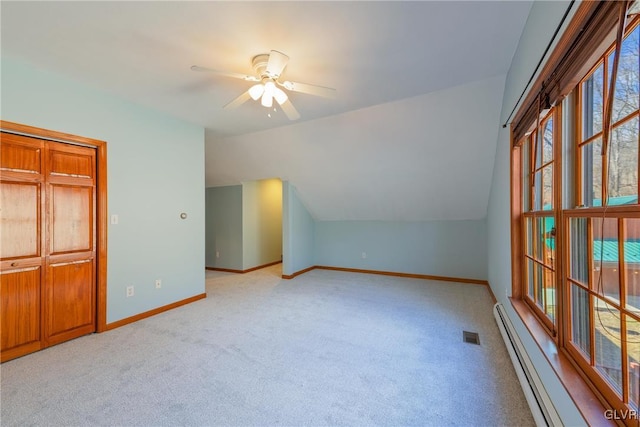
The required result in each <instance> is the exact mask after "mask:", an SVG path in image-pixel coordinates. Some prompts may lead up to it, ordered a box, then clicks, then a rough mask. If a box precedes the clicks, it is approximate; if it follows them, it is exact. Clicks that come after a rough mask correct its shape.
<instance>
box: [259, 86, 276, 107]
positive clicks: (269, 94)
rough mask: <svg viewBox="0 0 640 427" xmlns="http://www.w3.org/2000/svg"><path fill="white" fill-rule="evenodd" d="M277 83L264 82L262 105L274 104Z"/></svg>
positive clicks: (269, 105)
mask: <svg viewBox="0 0 640 427" xmlns="http://www.w3.org/2000/svg"><path fill="white" fill-rule="evenodd" d="M275 89H276V84H275V83H274V82H273V81H268V82H266V83H265V84H264V93H263V94H262V106H263V107H267V108H271V106H272V105H273V95H274V93H275Z"/></svg>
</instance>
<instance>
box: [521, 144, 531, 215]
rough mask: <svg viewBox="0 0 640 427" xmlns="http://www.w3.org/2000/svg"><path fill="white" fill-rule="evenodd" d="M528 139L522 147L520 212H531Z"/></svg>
mask: <svg viewBox="0 0 640 427" xmlns="http://www.w3.org/2000/svg"><path fill="white" fill-rule="evenodd" d="M529 141H530V140H529V138H527V139H525V141H524V144H523V146H522V211H523V212H529V211H531V203H530V202H529V200H530V199H529V197H530V191H531V181H530V180H529V178H530V176H531V164H530V163H529Z"/></svg>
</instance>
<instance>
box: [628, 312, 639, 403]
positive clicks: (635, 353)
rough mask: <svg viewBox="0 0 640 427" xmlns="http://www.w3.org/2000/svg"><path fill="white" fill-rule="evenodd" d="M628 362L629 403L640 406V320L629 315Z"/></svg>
mask: <svg viewBox="0 0 640 427" xmlns="http://www.w3.org/2000/svg"><path fill="white" fill-rule="evenodd" d="M626 318H627V363H628V364H629V404H630V405H631V406H632V407H634V408H635V409H636V410H638V409H639V408H638V406H640V400H639V396H638V395H639V394H640V322H638V321H637V320H635V319H634V318H632V317H629V316H627V317H626Z"/></svg>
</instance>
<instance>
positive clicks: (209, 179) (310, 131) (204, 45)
mask: <svg viewBox="0 0 640 427" xmlns="http://www.w3.org/2000/svg"><path fill="white" fill-rule="evenodd" d="M530 7H531V2H530V1H493V2H489V1H465V2H461V1H425V2H402V1H393V2H369V1H354V2H307V1H298V2H269V1H260V2H233V1H226V2H55V1H47V2H7V1H2V2H1V3H0V8H1V9H0V11H1V19H2V39H1V47H2V50H1V52H2V56H3V57H9V58H15V59H18V60H21V61H25V62H28V63H31V64H33V65H34V66H37V67H40V68H44V69H47V70H50V71H52V72H55V73H59V74H62V75H66V76H68V77H70V78H72V79H74V80H76V81H78V82H79V83H81V84H85V85H89V86H93V87H96V88H98V89H101V90H104V91H107V92H110V93H112V94H115V95H118V96H120V97H122V98H125V99H128V100H130V101H132V102H134V103H137V104H141V105H144V106H147V107H149V108H152V109H156V110H160V111H163V112H165V113H168V114H170V115H172V116H175V117H178V118H181V119H184V120H186V121H189V122H192V123H196V124H198V125H201V126H203V127H205V128H206V129H207V130H206V185H207V186H216V185H232V184H238V183H240V182H243V181H249V180H254V179H262V178H272V177H279V178H282V179H287V180H289V181H291V182H292V183H293V184H294V185H295V186H296V187H297V188H298V191H299V194H300V197H301V198H302V200H303V201H304V203H305V204H306V205H307V207H308V208H309V210H310V211H311V213H312V214H313V215H314V216H315V217H316V218H317V219H320V220H345V219H347V220H361V219H372V220H428V219H479V218H484V216H485V215H486V209H487V201H488V195H489V189H490V182H491V173H492V169H493V159H494V155H495V147H496V139H497V135H498V128H499V123H498V121H499V115H500V109H501V103H502V92H503V86H504V77H505V75H506V73H507V71H508V69H509V65H510V62H511V58H512V57H513V54H514V52H515V49H516V46H517V43H518V40H519V37H520V34H521V32H522V28H523V27H524V23H525V21H526V18H527V14H528V12H529V9H530ZM271 49H275V50H279V51H282V52H284V53H286V54H287V55H288V56H289V57H290V60H289V63H288V65H287V67H286V69H285V71H284V74H283V77H284V78H285V79H287V80H292V81H298V82H303V83H311V84H317V85H321V86H328V87H332V88H335V89H336V97H335V99H325V98H319V97H314V96H310V95H305V94H300V93H291V94H290V99H291V101H292V102H293V103H294V105H295V106H296V108H297V109H298V111H299V112H300V114H301V118H300V119H299V120H298V121H295V122H291V121H289V120H288V119H287V118H286V117H285V116H284V115H283V114H282V112H280V111H275V112H272V114H271V117H268V116H267V110H266V109H265V108H264V107H262V106H260V105H259V103H257V102H253V101H249V102H247V103H245V104H244V105H242V106H240V107H239V108H238V109H235V110H232V111H228V110H224V109H222V107H223V106H224V105H225V104H227V103H228V102H229V101H231V100H232V99H234V98H235V97H236V96H238V95H239V94H241V93H242V92H243V91H245V90H247V88H248V87H249V86H250V84H251V83H250V82H246V81H243V80H240V79H233V78H229V77H224V76H220V75H215V74H206V73H195V72H193V71H191V70H190V66H191V65H196V64H197V65H200V66H204V67H209V68H213V69H217V70H223V71H232V72H236V73H246V74H252V68H251V58H252V57H253V56H255V55H257V54H261V53H268V52H269V51H270V50H271Z"/></svg>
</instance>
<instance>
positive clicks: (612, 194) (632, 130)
mask: <svg viewBox="0 0 640 427" xmlns="http://www.w3.org/2000/svg"><path fill="white" fill-rule="evenodd" d="M609 156H611V159H609V161H608V163H607V165H608V167H609V194H608V196H609V200H608V203H609V205H611V206H613V205H626V204H631V203H638V118H637V117H635V118H634V119H631V120H629V121H627V122H625V123H624V124H622V125H621V126H618V127H616V128H615V129H613V130H612V132H611V144H610V146H609Z"/></svg>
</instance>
